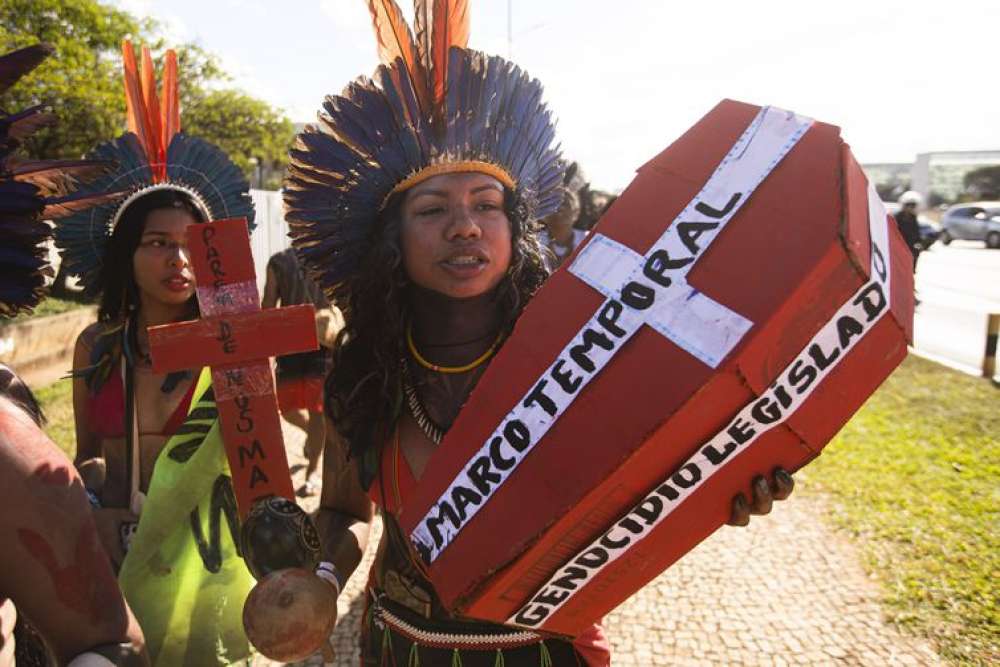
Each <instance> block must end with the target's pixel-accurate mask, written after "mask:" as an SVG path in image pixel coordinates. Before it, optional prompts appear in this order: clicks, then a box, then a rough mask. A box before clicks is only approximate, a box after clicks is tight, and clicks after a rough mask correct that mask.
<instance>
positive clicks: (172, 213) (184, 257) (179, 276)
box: [132, 208, 197, 306]
mask: <svg viewBox="0 0 1000 667" xmlns="http://www.w3.org/2000/svg"><path fill="white" fill-rule="evenodd" d="M196 222H197V220H195V219H194V216H192V215H191V214H190V213H189V212H188V211H186V210H184V209H180V208H159V209H155V210H153V211H151V212H150V213H149V215H148V216H147V218H146V228H145V230H143V232H142V237H141V238H140V239H139V247H138V248H136V250H135V254H133V255H132V267H133V270H134V272H135V282H136V285H137V286H138V287H139V294H140V297H141V299H142V301H144V302H148V300H150V299H152V300H154V301H157V302H160V303H163V304H166V305H172V306H174V305H176V306H179V305H183V304H184V303H186V302H187V300H188V299H190V298H191V296H192V295H193V294H194V287H195V285H194V273H193V271H192V269H191V258H190V256H189V255H188V250H187V238H186V236H185V233H184V230H185V229H186V228H187V226H188V225H192V224H194V223H196Z"/></svg>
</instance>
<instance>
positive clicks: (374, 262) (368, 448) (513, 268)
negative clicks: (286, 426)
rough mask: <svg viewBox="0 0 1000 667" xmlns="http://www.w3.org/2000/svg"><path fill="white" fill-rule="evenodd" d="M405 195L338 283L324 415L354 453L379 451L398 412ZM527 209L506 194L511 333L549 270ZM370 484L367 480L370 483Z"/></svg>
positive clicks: (504, 301)
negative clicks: (338, 326) (339, 316)
mask: <svg viewBox="0 0 1000 667" xmlns="http://www.w3.org/2000/svg"><path fill="white" fill-rule="evenodd" d="M404 194H405V193H399V194H397V195H395V196H394V197H393V199H391V200H390V201H389V203H388V205H387V206H386V208H385V210H384V211H383V212H382V214H381V215H380V219H379V221H378V224H377V225H376V228H377V231H376V232H375V233H374V234H373V235H372V239H371V240H370V241H369V245H368V247H367V248H366V250H365V252H364V254H363V256H362V260H361V262H360V266H361V270H360V271H358V273H356V274H355V275H354V276H352V277H350V278H348V279H347V280H345V281H344V282H342V283H340V284H339V285H337V286H335V287H334V288H333V290H332V291H331V294H330V296H331V301H332V302H333V303H334V304H335V305H336V306H338V307H339V308H340V309H341V311H342V312H343V314H344V321H345V324H344V328H343V329H342V330H341V332H340V334H339V335H338V337H337V341H336V343H335V344H334V348H333V355H334V364H333V371H332V372H331V373H330V374H329V375H328V376H327V379H326V399H325V401H326V405H325V407H326V413H327V415H329V416H330V418H331V419H332V421H333V423H334V426H335V427H336V429H337V431H338V432H339V433H340V435H341V436H342V437H343V438H345V439H346V441H347V443H348V445H349V448H350V455H351V456H356V457H364V456H365V455H366V454H368V455H370V454H371V453H377V451H378V450H379V444H380V443H381V442H383V441H384V440H385V438H386V437H387V436H388V435H389V434H390V433H391V432H392V430H393V429H394V428H395V426H396V420H397V419H398V418H399V415H400V406H401V404H402V378H401V370H400V366H401V364H400V362H401V360H402V359H403V358H404V355H405V351H406V344H405V338H404V334H405V327H406V322H407V321H408V317H409V314H408V312H407V290H408V284H409V281H408V279H407V277H406V274H405V272H404V269H403V256H402V251H401V249H400V243H399V231H400V226H401V224H402V216H401V208H402V202H403V197H404ZM528 210H529V207H528V206H527V205H526V204H525V203H524V202H522V201H519V200H515V198H514V197H513V196H512V195H511V194H510V192H509V191H507V192H506V193H505V196H504V211H505V213H506V214H507V218H508V220H510V226H511V245H512V248H511V251H512V252H511V262H510V268H509V269H508V271H507V273H506V275H505V276H504V277H503V279H502V280H501V282H500V285H499V286H498V289H497V299H498V300H499V301H500V305H501V308H502V311H503V313H504V322H503V325H504V327H505V328H506V329H507V330H509V329H510V327H512V326H513V324H514V321H515V320H516V319H517V318H518V316H519V315H520V313H521V309H522V308H523V307H524V306H525V304H526V303H527V302H528V300H529V299H530V298H531V296H532V295H533V294H534V293H535V291H536V290H537V289H538V288H539V287H540V286H541V284H542V282H544V280H545V278H546V277H548V271H547V269H546V268H545V263H544V260H543V255H542V253H543V250H542V247H541V245H540V244H539V242H538V239H537V237H536V235H535V233H534V232H533V230H532V228H531V225H533V224H534V223H533V221H531V220H529V219H528V216H527V214H526V211H528ZM366 485H367V482H366Z"/></svg>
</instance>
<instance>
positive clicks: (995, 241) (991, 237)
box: [986, 232, 1000, 248]
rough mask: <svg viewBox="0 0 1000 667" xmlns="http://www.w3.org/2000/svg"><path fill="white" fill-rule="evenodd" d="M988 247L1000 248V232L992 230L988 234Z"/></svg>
mask: <svg viewBox="0 0 1000 667" xmlns="http://www.w3.org/2000/svg"><path fill="white" fill-rule="evenodd" d="M986 247H987V248H1000V232H990V233H989V234H987V235H986Z"/></svg>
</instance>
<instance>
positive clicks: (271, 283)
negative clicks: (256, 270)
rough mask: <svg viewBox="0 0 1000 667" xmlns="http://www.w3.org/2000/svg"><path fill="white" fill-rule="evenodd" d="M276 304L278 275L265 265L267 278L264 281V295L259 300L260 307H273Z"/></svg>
mask: <svg viewBox="0 0 1000 667" xmlns="http://www.w3.org/2000/svg"><path fill="white" fill-rule="evenodd" d="M277 305H278V277H277V276H275V275H274V269H272V268H271V267H270V266H268V267H267V279H266V280H265V281H264V296H263V297H262V298H261V300H260V307H261V308H274V307H275V306H277Z"/></svg>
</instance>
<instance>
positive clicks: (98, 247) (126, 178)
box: [55, 41, 254, 295]
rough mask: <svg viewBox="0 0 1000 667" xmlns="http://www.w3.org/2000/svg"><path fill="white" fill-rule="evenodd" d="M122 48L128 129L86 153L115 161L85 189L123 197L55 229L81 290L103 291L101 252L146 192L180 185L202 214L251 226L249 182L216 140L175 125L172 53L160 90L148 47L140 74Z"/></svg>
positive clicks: (89, 292)
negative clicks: (113, 166)
mask: <svg viewBox="0 0 1000 667" xmlns="http://www.w3.org/2000/svg"><path fill="white" fill-rule="evenodd" d="M122 54H123V56H124V70H125V100H126V106H127V117H128V124H129V132H127V133H125V134H124V135H122V136H120V137H118V138H117V139H114V140H113V141H109V142H107V143H104V144H101V145H100V146H98V147H97V148H95V149H94V151H93V152H92V153H91V155H90V156H88V157H92V158H96V159H101V160H113V161H115V162H116V163H117V165H118V167H117V168H116V169H114V170H112V171H111V172H109V173H108V174H106V175H105V176H104V177H102V178H99V179H97V180H96V181H94V182H93V183H92V184H91V185H90V189H91V190H94V191H102V190H104V191H106V190H123V191H125V193H126V197H125V198H124V199H123V200H122V201H120V202H116V203H112V204H106V205H104V206H100V207H97V208H94V209H92V210H90V211H88V212H87V213H82V214H79V215H75V216H73V217H70V218H67V219H65V220H62V221H60V223H59V224H58V225H57V226H56V230H55V242H56V246H57V247H58V248H59V251H60V253H61V254H62V258H63V262H65V264H66V268H67V269H68V271H69V272H70V273H72V274H73V275H77V276H79V277H80V283H81V284H82V285H83V288H84V292H85V293H86V294H87V295H95V294H97V293H98V292H100V291H101V288H102V286H101V285H100V270H101V265H102V262H103V259H104V253H105V250H106V248H107V244H108V241H109V240H110V238H111V234H112V233H113V232H114V229H115V227H116V226H117V224H118V222H119V220H121V218H122V215H123V213H124V212H125V211H126V210H127V209H128V207H129V206H130V205H132V204H133V203H135V202H136V201H137V200H139V199H141V198H142V197H143V196H145V195H147V194H149V193H151V192H155V191H157V190H174V191H178V192H182V193H184V194H185V195H187V197H188V198H189V199H191V201H192V202H193V203H194V205H195V206H196V207H197V208H198V209H199V210H200V211H201V213H202V215H203V217H204V219H205V220H221V219H224V218H246V219H247V222H248V223H249V225H250V229H251V230H252V229H253V220H254V208H253V202H252V201H251V199H250V184H249V183H248V182H247V180H246V178H244V176H243V173H242V172H241V171H240V169H239V168H238V167H237V166H236V165H235V164H233V163H232V161H231V160H230V159H229V158H228V157H227V156H226V154H225V153H223V152H222V151H221V150H219V149H218V148H217V147H215V146H213V145H212V144H210V143H208V142H206V141H202V140H201V139H197V138H195V137H191V136H188V135H186V134H184V133H183V132H181V129H180V102H179V97H178V84H177V61H176V56H175V54H174V52H173V51H167V54H166V60H165V63H164V68H163V86H162V91H161V94H160V95H159V96H157V92H156V82H155V74H154V70H153V61H152V59H151V57H150V55H149V50H148V49H146V48H145V47H144V48H143V50H142V71H141V77H140V73H139V70H138V68H137V67H136V63H135V54H134V52H133V50H132V45H131V44H130V43H129V42H128V41H125V42H124V43H123V44H122Z"/></svg>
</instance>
